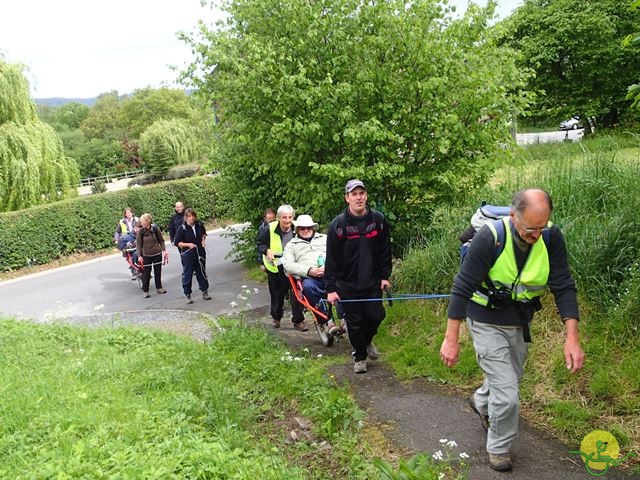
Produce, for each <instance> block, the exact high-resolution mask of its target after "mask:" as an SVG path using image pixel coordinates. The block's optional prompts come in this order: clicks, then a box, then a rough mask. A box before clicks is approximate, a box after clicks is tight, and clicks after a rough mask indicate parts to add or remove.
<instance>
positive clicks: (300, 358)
mask: <svg viewBox="0 0 640 480" xmlns="http://www.w3.org/2000/svg"><path fill="white" fill-rule="evenodd" d="M293 359H294V360H295V361H296V362H299V361H300V360H302V357H293Z"/></svg>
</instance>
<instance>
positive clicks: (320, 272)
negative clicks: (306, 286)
mask: <svg viewBox="0 0 640 480" xmlns="http://www.w3.org/2000/svg"><path fill="white" fill-rule="evenodd" d="M309 276H310V277H315V278H322V277H323V276H324V267H311V268H310V269H309Z"/></svg>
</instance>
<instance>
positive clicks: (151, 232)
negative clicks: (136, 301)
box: [136, 213, 169, 298]
mask: <svg viewBox="0 0 640 480" xmlns="http://www.w3.org/2000/svg"><path fill="white" fill-rule="evenodd" d="M136 249H137V250H138V255H139V256H140V258H139V261H140V260H142V265H143V267H144V268H143V270H142V295H143V296H144V298H149V283H150V282H151V269H152V268H153V278H154V281H155V284H156V292H158V293H159V294H162V293H167V291H166V290H165V289H164V288H162V264H164V263H167V262H168V261H169V252H167V251H166V249H165V248H164V238H163V237H162V232H160V229H159V228H158V227H157V226H156V225H155V224H154V223H153V218H152V217H151V215H150V214H148V213H145V214H143V215H142V216H141V217H140V229H139V230H138V235H136Z"/></svg>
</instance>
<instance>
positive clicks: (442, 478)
mask: <svg viewBox="0 0 640 480" xmlns="http://www.w3.org/2000/svg"><path fill="white" fill-rule="evenodd" d="M438 480H444V472H440V473H439V474H438Z"/></svg>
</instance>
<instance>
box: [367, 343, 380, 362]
mask: <svg viewBox="0 0 640 480" xmlns="http://www.w3.org/2000/svg"><path fill="white" fill-rule="evenodd" d="M367 357H369V358H370V359H371V360H377V359H378V358H380V352H379V351H378V349H377V348H376V346H375V345H374V344H373V343H371V344H369V345H367Z"/></svg>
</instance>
